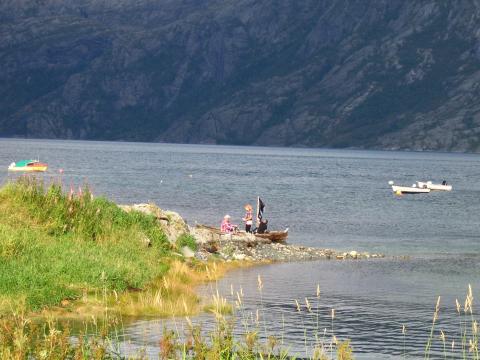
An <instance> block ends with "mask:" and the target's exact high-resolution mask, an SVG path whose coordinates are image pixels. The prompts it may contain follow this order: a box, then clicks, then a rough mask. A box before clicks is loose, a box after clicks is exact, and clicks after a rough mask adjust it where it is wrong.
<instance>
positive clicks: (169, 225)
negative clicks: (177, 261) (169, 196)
mask: <svg viewBox="0 0 480 360" xmlns="http://www.w3.org/2000/svg"><path fill="white" fill-rule="evenodd" d="M120 208H121V209H123V210H125V211H126V212H130V211H140V212H142V213H144V214H148V215H153V216H155V218H156V219H157V220H158V223H159V225H160V227H161V228H162V230H163V231H164V233H165V235H166V236H167V238H168V241H170V243H172V244H175V242H176V241H177V239H178V237H179V236H181V235H183V234H190V230H189V228H188V225H187V223H186V221H185V220H184V219H183V218H182V217H181V216H180V214H178V213H176V212H174V211H165V210H162V209H160V208H159V207H158V206H157V205H155V204H133V205H120Z"/></svg>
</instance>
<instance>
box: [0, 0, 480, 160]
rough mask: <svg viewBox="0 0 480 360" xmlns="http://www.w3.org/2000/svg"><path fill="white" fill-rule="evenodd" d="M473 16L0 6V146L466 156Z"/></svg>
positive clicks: (353, 7)
mask: <svg viewBox="0 0 480 360" xmlns="http://www.w3.org/2000/svg"><path fill="white" fill-rule="evenodd" d="M479 17H480V8H479V5H478V4H477V3H475V2H474V1H467V0H465V1H461V2H448V1H421V2H414V1H403V0H384V1H344V0H334V1H331V0H323V1H318V0H306V1H296V0H288V1H287V0H281V1H260V2H259V1H253V0H236V1H224V0H222V1H220V0H198V1H197V0H162V1H158V0H155V1H154V0H121V1H100V0H75V1H73V0H66V1H60V2H59V1H54V0H42V1H34V0H22V1H17V0H7V1H3V2H2V4H0V64H1V65H2V71H1V72H0V136H19V137H48V138H73V139H97V140H142V141H167V142H189V143H217V144H258V145H282V146H284V145H286V146H292V145H294V146H329V147H365V148H386V149H415V150H453V151H480V139H479V132H480V104H479V102H478V95H479V92H480V90H479V81H480V40H479V36H480V35H479V34H480V18H479Z"/></svg>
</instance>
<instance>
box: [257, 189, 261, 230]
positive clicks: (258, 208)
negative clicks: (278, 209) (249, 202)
mask: <svg viewBox="0 0 480 360" xmlns="http://www.w3.org/2000/svg"><path fill="white" fill-rule="evenodd" d="M259 212H260V196H257V228H258V227H259V226H260V219H259V217H258V216H259Z"/></svg>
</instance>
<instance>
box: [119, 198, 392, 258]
mask: <svg viewBox="0 0 480 360" xmlns="http://www.w3.org/2000/svg"><path fill="white" fill-rule="evenodd" d="M120 207H121V208H122V209H123V210H125V211H127V212H129V211H140V212H143V213H147V214H151V215H154V216H155V217H156V218H157V220H158V223H159V225H160V226H161V227H162V229H163V230H164V232H165V234H166V235H167V237H168V239H169V241H170V242H171V243H172V244H175V245H177V239H178V238H179V237H180V236H182V235H190V236H192V237H193V238H194V239H195V242H196V245H197V249H195V250H193V249H189V248H187V247H182V248H180V249H179V251H180V252H181V253H182V255H183V256H185V257H190V258H193V257H195V258H197V259H199V260H205V261H206V260H208V259H210V258H220V259H223V260H225V261H232V260H237V261H253V262H268V261H271V262H277V261H281V262H285V261H307V260H320V259H325V260H358V259H378V258H383V257H385V256H384V255H383V254H377V253H373V254H371V253H368V252H358V251H356V250H350V251H346V252H343V251H342V252H339V251H335V250H332V249H322V248H315V247H306V246H301V245H291V244H287V243H277V242H271V241H269V240H267V239H259V238H257V237H255V236H253V235H246V234H243V235H242V236H240V235H230V234H225V235H218V234H212V232H211V231H208V230H207V229H205V228H204V227H201V226H189V225H188V224H187V223H186V222H185V220H184V219H183V218H182V217H181V216H180V215H179V214H178V213H175V212H172V211H164V210H162V209H160V208H159V207H157V206H156V205H154V204H135V205H131V206H130V205H120ZM144 241H145V243H146V244H147V245H148V239H147V238H146V239H145V240H144Z"/></svg>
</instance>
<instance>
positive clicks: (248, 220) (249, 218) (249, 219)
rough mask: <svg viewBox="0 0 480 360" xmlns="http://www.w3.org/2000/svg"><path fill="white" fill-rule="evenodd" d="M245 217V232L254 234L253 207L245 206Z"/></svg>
mask: <svg viewBox="0 0 480 360" xmlns="http://www.w3.org/2000/svg"><path fill="white" fill-rule="evenodd" d="M245 211H246V213H245V216H244V217H243V218H242V220H243V221H244V222H245V232H247V233H251V232H252V224H253V208H252V205H250V204H247V205H245Z"/></svg>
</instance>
